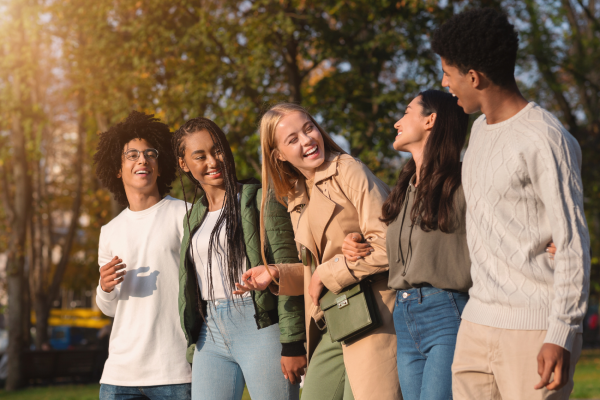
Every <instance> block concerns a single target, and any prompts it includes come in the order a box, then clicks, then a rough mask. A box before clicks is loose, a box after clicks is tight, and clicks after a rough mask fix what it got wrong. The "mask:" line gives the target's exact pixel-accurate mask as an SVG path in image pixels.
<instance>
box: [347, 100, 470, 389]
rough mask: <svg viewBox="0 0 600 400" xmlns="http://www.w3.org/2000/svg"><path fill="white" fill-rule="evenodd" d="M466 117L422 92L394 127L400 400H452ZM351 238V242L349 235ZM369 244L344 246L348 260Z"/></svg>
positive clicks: (463, 262) (387, 212)
mask: <svg viewBox="0 0 600 400" xmlns="http://www.w3.org/2000/svg"><path fill="white" fill-rule="evenodd" d="M468 120H469V117H468V115H467V114H465V113H464V111H463V110H462V108H461V107H460V106H458V105H457V104H456V98H454V97H453V96H452V95H451V94H450V93H446V92H441V91H438V90H427V91H424V92H422V93H420V94H419V95H418V96H417V97H416V98H415V99H413V101H412V102H411V103H410V104H409V105H408V107H406V111H405V114H404V116H403V117H402V118H401V119H400V120H399V121H398V122H396V124H395V125H394V127H395V128H396V129H397V131H398V134H397V136H396V138H395V141H394V144H393V146H394V149H395V150H398V151H406V152H410V153H411V154H412V158H411V159H410V161H408V163H407V164H406V165H405V166H404V168H402V171H401V172H400V176H399V177H398V181H397V182H396V186H394V188H393V189H392V192H391V193H390V196H389V197H388V198H387V200H386V201H385V203H384V204H383V208H382V217H381V220H382V221H383V222H385V224H387V225H388V231H387V240H386V243H387V246H386V247H387V254H388V258H389V263H390V277H389V287H390V288H392V289H396V290H397V293H396V305H395V309H394V326H395V328H396V338H397V343H398V347H397V355H398V356H397V361H398V376H399V378H400V387H401V388H402V394H403V396H404V398H405V399H406V400H418V399H427V400H437V399H439V400H442V399H444V400H445V399H449V398H451V397H452V374H451V369H450V367H451V365H452V360H453V357H454V347H455V344H456V335H457V333H458V327H459V324H460V315H461V313H462V310H463V308H464V306H465V304H466V302H467V300H468V299H469V295H468V294H467V291H468V290H469V288H470V287H471V285H472V282H471V276H470V272H469V269H470V266H471V262H470V259H469V249H468V247H467V237H466V231H465V197H464V194H463V191H462V187H461V178H460V172H461V171H460V170H461V161H460V155H461V151H462V149H463V147H464V144H465V139H466V136H467V125H468ZM349 236H350V235H349ZM368 248H369V244H359V243H355V242H354V241H353V240H352V238H351V237H347V238H346V240H345V248H344V250H345V251H344V254H345V255H346V257H347V258H350V259H352V260H354V259H358V258H361V257H364V255H366V254H368V252H369V250H368Z"/></svg>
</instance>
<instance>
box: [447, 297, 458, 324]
mask: <svg viewBox="0 0 600 400" xmlns="http://www.w3.org/2000/svg"><path fill="white" fill-rule="evenodd" d="M446 294H447V295H448V301H449V302H450V305H451V306H452V309H453V310H454V314H455V315H456V321H457V322H458V324H459V325H460V310H459V309H458V306H457V305H456V301H455V300H454V296H452V292H446Z"/></svg>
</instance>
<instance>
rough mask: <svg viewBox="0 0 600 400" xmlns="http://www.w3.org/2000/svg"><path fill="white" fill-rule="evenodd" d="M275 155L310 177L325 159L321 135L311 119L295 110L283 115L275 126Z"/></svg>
mask: <svg viewBox="0 0 600 400" xmlns="http://www.w3.org/2000/svg"><path fill="white" fill-rule="evenodd" d="M275 143H276V150H277V157H278V158H279V159H280V160H281V161H287V162H289V163H290V164H292V165H293V166H294V167H296V169H298V171H300V172H301V173H302V174H303V175H304V176H305V177H307V178H309V179H310V178H312V177H313V176H314V174H315V171H316V169H317V168H318V167H319V166H320V165H321V164H323V162H324V161H325V145H324V142H323V136H322V135H321V132H320V131H319V129H318V128H317V127H316V126H315V124H314V123H313V122H312V121H311V119H310V118H309V117H308V116H307V115H306V114H304V113H302V112H299V111H295V112H291V113H289V114H287V115H284V116H283V117H282V118H281V120H280V121H279V123H278V124H277V127H276V128H275Z"/></svg>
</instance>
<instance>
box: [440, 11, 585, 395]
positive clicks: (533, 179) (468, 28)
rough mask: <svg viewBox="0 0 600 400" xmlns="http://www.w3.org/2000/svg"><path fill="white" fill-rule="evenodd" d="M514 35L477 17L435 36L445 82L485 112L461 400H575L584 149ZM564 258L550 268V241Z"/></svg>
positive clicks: (457, 390)
mask: <svg viewBox="0 0 600 400" xmlns="http://www.w3.org/2000/svg"><path fill="white" fill-rule="evenodd" d="M518 42H519V39H518V35H517V33H516V32H515V30H514V27H513V26H512V25H511V24H510V23H509V22H508V20H507V18H506V16H504V15H502V14H500V13H498V12H496V11H494V10H492V9H475V10H471V11H467V12H463V13H461V14H458V15H456V16H454V17H453V18H452V19H450V20H449V21H447V22H446V23H445V24H444V25H442V26H441V27H440V28H439V29H438V30H437V31H436V32H435V33H434V35H433V41H432V48H433V50H434V51H435V52H436V53H438V54H439V55H440V56H441V59H442V67H443V70H444V77H443V82H442V85H443V86H446V87H448V88H449V90H450V92H451V93H453V94H454V95H455V96H457V97H458V105H460V106H461V107H463V109H464V110H465V112H466V113H469V114H473V113H476V112H479V111H481V112H482V113H483V115H482V116H481V117H479V118H478V119H477V121H475V123H474V125H473V128H472V130H471V136H470V140H469V146H468V149H467V152H466V154H465V157H464V162H463V167H462V179H463V188H464V191H465V197H466V202H467V220H466V222H467V241H468V245H469V252H470V256H471V262H472V265H471V275H472V278H473V287H472V289H471V290H470V291H469V294H470V299H469V301H468V303H467V305H466V307H465V309H464V312H463V314H462V318H463V322H462V323H461V326H460V330H459V333H458V340H457V345H456V352H455V355H454V363H453V365H452V372H453V379H452V385H453V393H454V398H455V399H510V400H518V399H527V400H532V399H568V397H569V394H570V392H571V390H572V388H573V373H574V370H575V364H576V363H577V360H578V358H579V355H580V352H581V344H582V337H581V336H582V335H581V332H582V319H583V316H584V314H585V311H586V307H587V298H588V290H589V271H590V244H589V235H588V230H587V225H586V220H585V216H584V213H583V188H582V183H581V172H580V170H581V149H580V147H579V145H578V143H577V141H576V140H575V139H574V138H573V136H571V135H570V134H569V132H568V131H567V130H566V129H565V128H564V127H563V125H562V124H561V123H560V122H559V121H558V120H557V119H556V118H555V117H554V116H553V115H552V114H550V113H549V112H548V111H546V110H544V109H543V108H541V107H540V106H538V105H537V104H535V103H533V102H528V101H527V100H525V98H523V96H522V95H521V93H520V92H519V89H518V87H517V84H516V82H515V78H514V67H515V60H516V55H517V48H518ZM551 239H552V240H553V241H554V243H555V244H556V248H557V253H556V257H555V259H554V260H550V259H549V258H548V257H547V256H546V253H545V251H544V250H545V247H546V244H547V243H548V242H549V241H550V240H551Z"/></svg>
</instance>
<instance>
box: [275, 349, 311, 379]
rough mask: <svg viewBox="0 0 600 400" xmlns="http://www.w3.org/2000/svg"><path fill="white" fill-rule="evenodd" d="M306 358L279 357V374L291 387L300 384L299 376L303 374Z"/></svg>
mask: <svg viewBox="0 0 600 400" xmlns="http://www.w3.org/2000/svg"><path fill="white" fill-rule="evenodd" d="M306 365H307V364H306V356H305V355H304V356H294V357H281V372H283V376H284V377H285V379H289V380H290V383H291V384H292V385H294V384H296V383H300V379H301V376H302V375H304V373H305V371H304V370H305V368H306Z"/></svg>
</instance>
